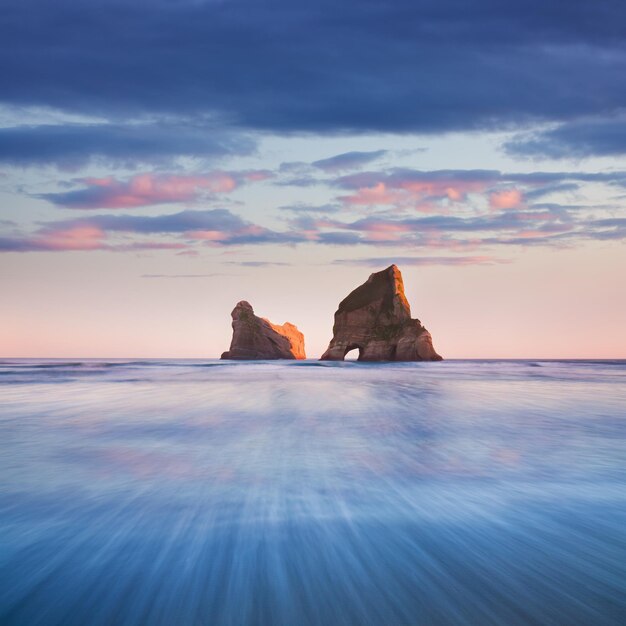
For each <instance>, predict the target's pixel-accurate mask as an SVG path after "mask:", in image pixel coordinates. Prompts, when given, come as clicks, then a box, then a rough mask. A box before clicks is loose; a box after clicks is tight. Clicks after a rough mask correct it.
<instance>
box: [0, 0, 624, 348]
mask: <svg viewBox="0 0 626 626" xmlns="http://www.w3.org/2000/svg"><path fill="white" fill-rule="evenodd" d="M625 240H626V4H624V3H623V2H620V1H602V0H600V1H598V2H586V3H576V2H556V1H546V0H542V1H539V0H525V1H524V2H512V1H496V0H476V1H474V2H467V1H466V0H464V1H462V0H458V1H455V0H443V1H442V0H436V1H435V0H432V1H427V2H417V1H415V0H394V1H393V2H389V1H386V2H383V1H380V2H370V1H367V0H360V1H358V2H357V1H354V0H353V1H350V2H337V1H333V2H327V1H321V2H315V3H307V2H294V0H289V1H288V0H269V1H260V0H223V1H217V0H215V1H210V2H205V1H202V0H150V1H147V0H135V1H133V2H128V1H127V0H126V1H123V2H122V1H120V0H101V1H95V0H82V1H80V2H78V1H75V0H55V1H54V2H53V1H44V0H4V1H3V2H2V9H1V10H0V289H1V294H2V296H1V298H0V356H1V357H63V358H65V357H107V358H113V357H183V358H184V357H189V358H192V357H194V358H195V357H198V358H208V357H217V356H219V355H220V353H221V352H222V351H223V350H226V349H227V348H228V345H229V343H230V312H231V310H232V308H233V307H234V305H235V304H236V302H237V301H239V300H242V299H245V300H248V301H249V302H250V303H251V304H252V305H253V306H254V308H255V312H256V313H257V314H258V315H261V316H266V317H268V318H270V319H271V320H272V322H274V323H283V322H285V321H290V322H292V323H294V324H296V325H297V326H298V327H299V328H300V330H302V332H304V334H305V337H306V348H307V354H308V356H309V357H312V358H315V357H318V356H319V355H320V354H321V353H322V352H323V350H324V349H325V348H326V345H327V344H328V341H329V340H330V338H331V334H332V332H331V331H332V322H333V313H334V311H335V309H336V307H337V304H338V302H339V301H340V300H341V299H342V298H343V297H344V296H345V295H347V293H348V292H349V291H351V290H352V289H353V288H354V287H356V286H357V285H359V284H360V283H362V282H363V281H364V280H365V279H366V278H367V276H368V275H369V274H370V273H371V272H373V271H378V270H380V269H383V268H385V267H386V266H388V265H390V264H391V263H396V264H397V265H398V266H399V267H400V269H401V270H402V272H403V275H404V282H405V287H406V293H407V297H408V299H409V302H410V303H411V306H412V313H413V315H414V317H418V318H419V319H420V320H421V321H422V323H423V324H424V325H425V326H426V327H427V328H428V330H430V331H431V333H432V335H433V339H434V345H435V347H436V349H437V351H438V352H439V353H441V354H442V355H443V356H444V357H447V358H455V357H458V358H465V357H467V358H471V357H477V358H479V357H507V358H515V357H520V358H521V357H529V358H559V357H569V358H577V357H578V358H620V357H621V358H624V357H626V247H625V245H624V244H625Z"/></svg>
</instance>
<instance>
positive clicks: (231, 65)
mask: <svg viewBox="0 0 626 626" xmlns="http://www.w3.org/2000/svg"><path fill="white" fill-rule="evenodd" d="M624 24H626V4H625V3H624V2H622V1H621V0H598V1H597V2H593V3H592V2H564V1H563V0H524V1H522V0H511V1H508V2H504V1H502V0H475V1H473V2H467V1H466V0H420V1H415V0H395V1H394V2H384V1H381V0H350V1H343V2H335V1H333V2H331V1H330V0H321V1H320V2H309V3H302V2H293V0H267V1H264V2H259V1H258V0H230V1H228V2H216V1H198V0H180V1H177V2H173V1H171V0H135V1H134V2H127V1H126V0H124V1H122V0H82V1H81V2H77V1H76V0H56V1H55V2H50V1H49V0H4V2H3V6H2V12H1V14H0V94H1V96H0V98H1V99H2V101H3V102H5V103H10V104H15V105H39V106H49V107H56V108H59V109H63V110H67V111H79V112H87V113H89V114H97V115H103V116H105V117H106V118H107V119H122V118H128V117H135V116H141V115H145V114H155V115H185V116H190V115H191V116H193V115H212V116H215V118H216V119H219V120H220V122H221V123H224V124H226V123H228V124H234V125H236V126H238V127H241V128H252V129H260V130H269V131H273V132H292V131H312V132H316V133H317V132H344V131H394V132H404V131H417V132H426V133H428V132H440V131H449V130H467V129H477V128H492V127H502V126H503V125H505V126H506V125H519V124H522V123H524V122H526V121H529V120H538V119H539V120H555V121H559V120H560V121H567V120H572V119H574V118H575V117H576V116H581V115H589V114H603V113H606V112H610V111H613V110H614V109H616V108H618V107H620V106H623V103H624V102H625V101H626V81H624V80H623V77H624V75H625V74H626V53H625V50H624V45H623V43H624V37H625V35H624Z"/></svg>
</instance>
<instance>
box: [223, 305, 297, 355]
mask: <svg viewBox="0 0 626 626" xmlns="http://www.w3.org/2000/svg"><path fill="white" fill-rule="evenodd" d="M231 317H232V318H233V324H232V325H233V338H232V341H231V343H230V350H228V351H227V352H224V353H223V354H222V356H221V358H222V359H235V360H241V361H245V360H256V359H305V358H306V355H305V353H304V335H303V334H302V333H301V332H300V331H299V330H298V329H297V327H296V326H294V325H293V324H290V323H289V322H286V323H285V324H283V325H282V326H278V325H277V324H272V322H270V321H269V320H267V319H265V318H263V317H257V316H256V315H255V314H254V309H253V308H252V306H251V305H250V304H249V303H248V302H246V301H245V300H242V301H241V302H238V303H237V306H235V308H234V309H233V312H232V313H231Z"/></svg>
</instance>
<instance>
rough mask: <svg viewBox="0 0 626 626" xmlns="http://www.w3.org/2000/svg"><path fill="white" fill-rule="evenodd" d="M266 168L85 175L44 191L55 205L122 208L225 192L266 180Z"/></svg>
mask: <svg viewBox="0 0 626 626" xmlns="http://www.w3.org/2000/svg"><path fill="white" fill-rule="evenodd" d="M270 176H271V173H270V172H267V171H265V170H246V171H243V172H223V171H215V172H209V173H207V174H202V175H194V176H187V175H179V174H154V173H142V174H137V175H135V176H132V177H131V178H129V179H127V180H119V179H117V178H114V177H112V176H108V177H102V178H84V179H81V180H80V182H81V183H82V184H83V185H85V186H84V187H83V188H81V189H75V190H73V191H67V192H62V193H50V194H45V195H43V196H42V197H44V198H45V199H47V200H50V201H51V202H53V203H54V204H57V205H59V206H63V207H65V208H72V209H96V208H103V209H122V208H137V207H142V206H150V205H154V204H165V203H174V202H195V201H197V200H199V199H201V198H203V197H205V196H206V195H211V194H226V193H230V192H232V191H234V190H235V189H237V187H239V186H240V185H242V184H244V183H254V182H260V181H263V180H266V179H267V178H269V177H270Z"/></svg>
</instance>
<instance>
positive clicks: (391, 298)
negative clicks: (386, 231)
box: [322, 265, 441, 361]
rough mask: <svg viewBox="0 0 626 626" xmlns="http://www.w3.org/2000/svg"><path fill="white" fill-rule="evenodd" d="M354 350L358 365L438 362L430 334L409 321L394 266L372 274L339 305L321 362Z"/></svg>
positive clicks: (400, 280) (405, 301)
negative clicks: (331, 334)
mask: <svg viewBox="0 0 626 626" xmlns="http://www.w3.org/2000/svg"><path fill="white" fill-rule="evenodd" d="M355 348H358V350H359V361H441V357H440V356H439V355H438V354H437V353H436V352H435V349H434V348H433V340H432V337H431V336H430V333H429V332H428V331H427V330H426V329H425V328H424V327H423V326H422V325H421V323H420V321H419V320H416V319H411V308H410V307H409V303H408V302H407V299H406V297H405V295H404V284H403V282H402V274H401V273H400V270H399V269H398V268H397V267H396V266H395V265H391V266H390V267H388V268H387V269H386V270H383V271H382V272H376V273H375V274H372V275H371V276H370V277H369V278H368V279H367V282H365V283H363V284H362V285H361V286H360V287H357V288H356V289H355V290H354V291H353V292H352V293H351V294H350V295H349V296H348V297H347V298H345V299H344V300H342V301H341V302H340V304H339V308H338V309H337V312H336V313H335V325H334V326H333V338H332V339H331V341H330V344H329V345H328V349H327V350H326V352H324V354H323V355H322V360H323V361H343V359H344V357H345V356H346V354H347V353H348V352H349V351H350V350H353V349H355Z"/></svg>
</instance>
